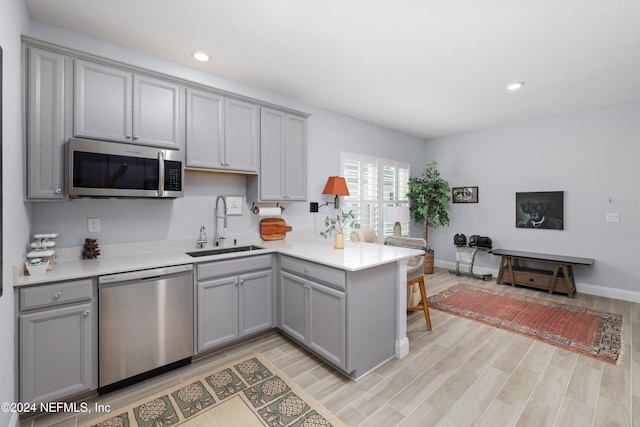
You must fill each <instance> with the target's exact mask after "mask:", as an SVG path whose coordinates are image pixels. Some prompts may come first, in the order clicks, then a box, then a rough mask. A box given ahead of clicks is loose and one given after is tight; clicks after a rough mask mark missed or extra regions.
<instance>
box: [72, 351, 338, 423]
mask: <svg viewBox="0 0 640 427" xmlns="http://www.w3.org/2000/svg"><path fill="white" fill-rule="evenodd" d="M176 425H182V426H183V427H219V426H225V427H238V426H242V427H253V426H291V427H301V426H309V427H315V426H318V427H319V426H323V427H324V426H336V427H338V426H340V427H344V424H343V423H342V422H341V421H340V420H339V419H338V418H337V417H336V416H334V415H333V414H331V412H329V411H328V410H327V409H326V408H325V407H324V406H322V405H321V404H320V403H319V402H317V401H316V400H315V399H314V398H313V397H311V396H310V395H308V394H307V393H306V392H304V391H303V390H302V389H301V388H300V387H299V386H297V385H296V384H295V383H294V382H293V381H292V380H291V379H290V378H287V377H286V376H285V375H284V374H283V373H282V372H280V371H279V370H278V369H277V368H275V367H274V366H273V365H271V364H270V363H269V362H268V361H267V360H266V359H264V358H263V357H262V356H260V355H258V354H253V355H251V356H249V357H245V358H243V359H239V360H237V361H234V362H231V363H229V364H228V365H226V366H223V367H220V368H216V369H215V370H213V371H212V372H209V373H207V374H206V375H203V376H201V377H200V378H195V379H193V380H191V381H188V382H187V383H185V384H181V385H179V386H175V387H173V388H171V389H168V390H165V391H163V392H161V393H157V394H155V395H153V396H148V397H145V398H144V399H141V400H139V401H138V402H136V403H134V404H132V405H130V406H129V407H126V408H123V409H122V410H116V411H113V413H112V414H110V415H108V416H104V417H102V418H99V419H96V420H93V421H90V422H88V423H85V424H84V426H99V427H115V426H118V427H130V426H131V427H134V426H135V427H151V426H153V427H161V426H176Z"/></svg>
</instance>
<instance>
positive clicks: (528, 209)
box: [516, 191, 564, 230]
mask: <svg viewBox="0 0 640 427" xmlns="http://www.w3.org/2000/svg"><path fill="white" fill-rule="evenodd" d="M516 227H517V228H538V229H547V230H564V191H537V192H529V193H516Z"/></svg>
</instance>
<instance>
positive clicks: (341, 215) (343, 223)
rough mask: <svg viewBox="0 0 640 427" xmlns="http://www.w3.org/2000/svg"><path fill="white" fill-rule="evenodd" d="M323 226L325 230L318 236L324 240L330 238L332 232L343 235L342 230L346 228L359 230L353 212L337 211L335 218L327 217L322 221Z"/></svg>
mask: <svg viewBox="0 0 640 427" xmlns="http://www.w3.org/2000/svg"><path fill="white" fill-rule="evenodd" d="M324 226H325V227H327V229H326V230H325V231H321V232H320V235H321V236H322V237H324V238H325V239H326V238H327V237H329V236H331V234H332V233H333V232H334V231H335V232H336V233H344V229H345V227H347V226H349V227H350V228H360V224H359V223H358V222H357V221H356V215H355V214H354V213H353V211H349V212H343V211H339V212H338V214H337V215H336V216H335V217H333V216H327V217H326V218H325V219H324Z"/></svg>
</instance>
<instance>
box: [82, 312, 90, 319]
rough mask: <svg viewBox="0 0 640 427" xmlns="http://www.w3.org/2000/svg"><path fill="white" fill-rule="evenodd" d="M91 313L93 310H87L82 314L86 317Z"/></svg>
mask: <svg viewBox="0 0 640 427" xmlns="http://www.w3.org/2000/svg"><path fill="white" fill-rule="evenodd" d="M89 314H91V312H90V311H89V310H86V311H85V312H84V313H82V315H83V316H84V317H87V316H89Z"/></svg>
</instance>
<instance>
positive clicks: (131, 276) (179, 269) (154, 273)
mask: <svg viewBox="0 0 640 427" xmlns="http://www.w3.org/2000/svg"><path fill="white" fill-rule="evenodd" d="M188 271H193V264H185V265H173V266H170V267H160V268H152V269H150V270H137V271H128V272H126V273H116V274H108V275H105V276H99V277H98V284H99V285H101V284H106V283H117V282H126V281H129V280H149V279H157V278H158V277H159V276H166V275H169V274H175V273H183V272H188Z"/></svg>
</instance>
